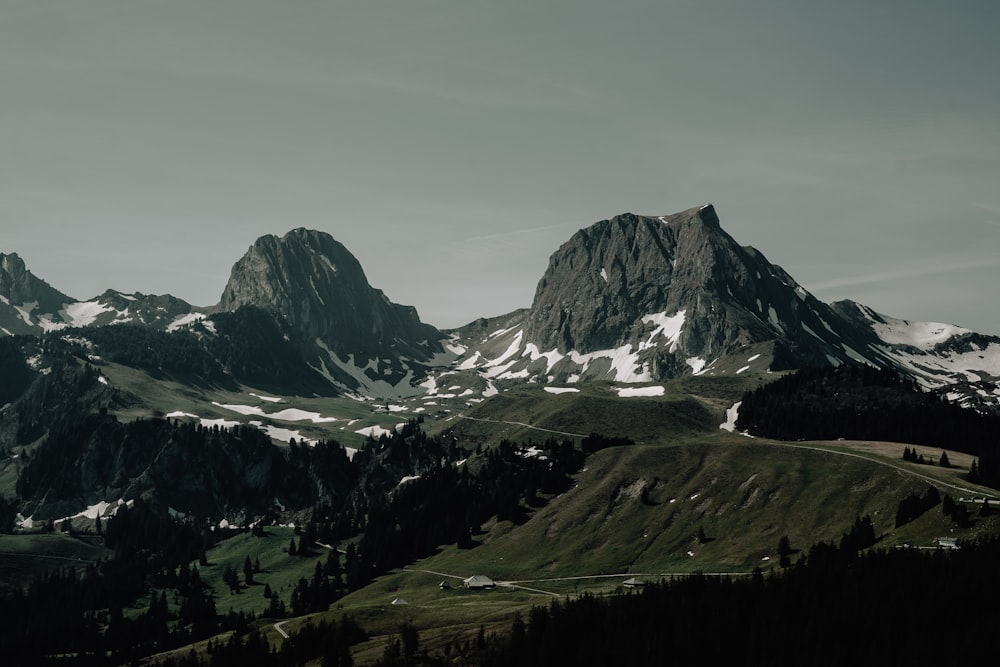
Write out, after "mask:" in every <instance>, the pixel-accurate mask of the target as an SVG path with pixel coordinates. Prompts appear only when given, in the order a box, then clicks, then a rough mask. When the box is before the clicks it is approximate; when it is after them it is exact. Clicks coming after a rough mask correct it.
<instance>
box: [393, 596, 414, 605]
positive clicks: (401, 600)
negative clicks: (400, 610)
mask: <svg viewBox="0 0 1000 667" xmlns="http://www.w3.org/2000/svg"><path fill="white" fill-rule="evenodd" d="M392 603H393V604H394V605H396V606H400V605H404V604H410V603H409V602H407V601H406V600H404V599H403V598H396V599H395V600H393V601H392Z"/></svg>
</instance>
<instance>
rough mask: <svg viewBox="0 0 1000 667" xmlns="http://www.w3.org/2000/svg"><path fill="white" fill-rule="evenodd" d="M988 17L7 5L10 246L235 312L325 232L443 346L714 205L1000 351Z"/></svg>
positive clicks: (995, 14) (128, 286) (721, 5)
mask: <svg viewBox="0 0 1000 667" xmlns="http://www.w3.org/2000/svg"><path fill="white" fill-rule="evenodd" d="M998 25H1000V3H998V2H996V1H995V0H940V1H938V0H881V1H879V2H872V1H871V0H838V1H837V2H831V1H827V0H824V1H823V2H812V1H809V0H754V1H753V2H748V1H747V0H719V1H712V0H697V1H695V0H692V1H683V0H682V1H674V0H657V1H648V2H639V1H630V0H619V1H618V2H607V1H606V0H573V1H561V0H557V1H546V0H533V1H524V0H503V1H498V0H493V1H491V2H483V1H479V0H450V1H443V0H397V1H388V0H386V1H380V0H359V1H357V2H346V1H343V2H342V1H336V0H327V1H322V0H311V1H306V0H283V1H281V2H276V1H273V0H190V1H185V0H169V1H167V0H164V1H144V0H62V1H60V0H24V1H19V0H0V252H5V253H11V252H16V253H18V254H19V255H20V256H21V257H22V258H23V259H24V260H25V262H26V263H27V265H28V268H29V269H31V271H32V272H33V273H34V274H35V275H37V276H39V277H41V278H43V279H45V280H46V281H48V282H49V283H50V284H52V286H53V287H55V288H57V289H59V290H61V291H63V292H65V293H67V294H69V295H70V296H72V297H74V298H78V299H87V298H90V297H93V296H96V295H97V294H99V293H100V292H102V291H104V290H105V289H108V288H114V289H118V290H121V291H125V292H133V291H140V292H145V293H154V294H162V293H171V294H173V295H175V296H178V297H180V298H182V299H185V300H187V301H189V302H191V303H193V304H194V305H198V306H208V305H212V304H214V303H216V302H217V301H218V299H219V295H220V294H221V293H222V290H223V287H224V286H225V283H226V280H227V278H228V275H229V270H230V268H231V267H232V264H233V263H234V262H235V261H236V260H237V259H239V257H240V256H242V254H243V253H244V252H245V251H246V249H247V248H248V247H249V246H250V245H251V244H252V243H253V241H254V240H255V239H256V238H257V237H258V236H260V235H263V234H277V235H282V234H284V233H285V232H287V231H288V230H290V229H293V228H295V227H309V228H314V229H320V230H323V231H326V232H329V233H330V234H331V235H333V236H334V238H336V239H337V240H338V241H340V242H341V243H343V244H344V245H345V246H346V247H347V248H348V249H349V250H350V251H351V252H352V253H353V254H354V255H356V256H357V257H358V259H359V260H360V261H361V263H362V265H363V266H364V268H365V271H366V273H367V275H368V279H369V282H371V283H372V285H374V286H375V287H378V288H380V289H382V290H383V291H385V293H386V295H387V296H388V297H389V298H390V299H391V300H393V301H395V302H397V303H404V304H408V305H413V306H416V308H417V310H418V311H419V313H420V315H421V318H422V319H423V320H424V321H426V322H429V323H431V324H434V325H436V326H438V327H442V328H444V327H453V326H458V325H461V324H465V323H467V322H469V321H471V320H473V319H475V318H477V317H482V316H493V315H500V314H503V313H505V312H508V311H510V310H513V309H514V308H518V307H526V306H529V305H530V303H531V299H532V296H533V295H534V290H535V285H536V283H537V282H538V280H539V278H541V276H542V273H543V272H544V270H545V267H546V265H547V262H548V257H549V255H551V254H552V253H553V252H554V251H555V250H556V249H557V248H558V247H559V245H560V244H562V243H563V242H564V241H566V240H567V239H569V237H570V236H571V235H572V234H573V233H574V232H575V231H576V230H578V229H580V228H583V227H586V226H589V225H591V224H592V223H594V222H597V221H598V220H601V219H604V218H609V217H611V216H614V215H616V214H619V213H624V212H633V213H639V214H646V215H664V214H668V213H674V212H677V211H680V210H684V209H687V208H691V207H693V206H700V205H702V204H704V203H706V202H711V203H713V204H715V206H716V209H717V211H718V213H719V216H720V218H721V220H722V226H723V228H724V229H725V230H727V231H728V232H729V233H730V234H731V235H732V236H733V237H734V238H736V240H737V241H739V242H740V243H741V244H744V245H753V246H754V247H756V248H758V249H759V250H760V251H762V252H763V253H764V254H765V255H766V256H767V257H768V259H770V260H771V261H772V262H774V263H777V264H780V265H781V266H783V267H784V268H785V270H787V271H788V272H789V273H790V274H791V275H792V276H793V277H794V278H795V279H796V280H797V281H798V282H799V283H801V284H802V285H803V286H804V287H805V288H806V289H808V290H809V291H811V292H812V293H813V294H815V295H816V296H817V297H819V298H821V299H823V300H825V301H834V300H837V299H843V298H850V299H853V300H856V301H860V302H862V303H864V304H866V305H869V306H871V307H872V308H874V309H876V310H878V311H880V312H882V313H885V314H887V315H892V316H894V317H901V318H907V319H916V320H928V321H939V322H948V323H952V324H957V325H960V326H965V327H968V328H971V329H974V330H978V331H981V332H983V333H992V334H1000V302H998V299H997V291H998V290H997V285H998V282H1000V281H998V278H1000V83H998V82H1000V74H998V69H1000V68H998V65H1000V40H998V39H997V37H996V30H997V26H998Z"/></svg>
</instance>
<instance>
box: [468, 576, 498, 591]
mask: <svg viewBox="0 0 1000 667" xmlns="http://www.w3.org/2000/svg"><path fill="white" fill-rule="evenodd" d="M462 583H464V584H465V587H466V588H469V589H472V590H474V591H481V590H484V589H489V588H493V587H494V586H496V584H495V583H494V582H493V580H492V579H490V578H489V577H486V576H483V575H481V574H474V575H472V576H471V577H469V578H468V579H465V580H464V581H463V582H462Z"/></svg>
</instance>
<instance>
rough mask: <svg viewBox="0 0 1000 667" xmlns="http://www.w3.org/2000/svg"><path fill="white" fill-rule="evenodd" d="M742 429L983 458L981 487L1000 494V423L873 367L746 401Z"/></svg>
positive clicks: (811, 377) (812, 376)
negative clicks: (925, 447)
mask: <svg viewBox="0 0 1000 667" xmlns="http://www.w3.org/2000/svg"><path fill="white" fill-rule="evenodd" d="M736 427H737V428H738V429H740V430H745V431H747V432H749V433H750V434H752V435H757V436H762V437H770V438H778V439H780V440H835V439H837V438H845V439H848V440H888V441H895V442H906V443H911V444H919V445H930V446H934V447H940V448H942V449H950V450H954V451H959V452H965V453H967V454H972V455H974V456H977V457H979V464H978V474H979V478H978V482H979V483H980V484H985V485H987V486H992V487H994V488H1000V416H997V415H987V414H981V413H978V412H975V411H973V410H969V409H966V408H962V407H960V406H958V405H955V404H953V403H948V402H947V401H945V400H944V399H942V398H941V397H939V396H936V395H934V394H929V393H925V392H922V391H920V389H919V388H918V387H917V385H916V384H915V383H914V382H913V381H912V380H906V379H903V378H901V377H900V376H899V374H898V373H896V372H895V371H893V370H889V369H878V368H874V367H872V366H867V365H845V366H838V367H823V368H809V369H802V370H799V371H796V372H794V373H791V374H789V375H786V376H784V377H781V378H779V379H777V380H775V381H773V382H770V383H768V384H766V385H764V386H762V387H760V388H758V389H755V390H753V391H750V392H748V393H746V394H745V395H744V396H743V399H742V403H741V404H740V410H739V418H738V419H737V421H736Z"/></svg>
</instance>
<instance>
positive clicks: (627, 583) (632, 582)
mask: <svg viewBox="0 0 1000 667" xmlns="http://www.w3.org/2000/svg"><path fill="white" fill-rule="evenodd" d="M645 585H646V582H645V581H642V580H640V579H636V578H635V577H631V578H629V579H626V580H625V581H623V582H622V586H628V587H629V588H631V587H634V586H645Z"/></svg>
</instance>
